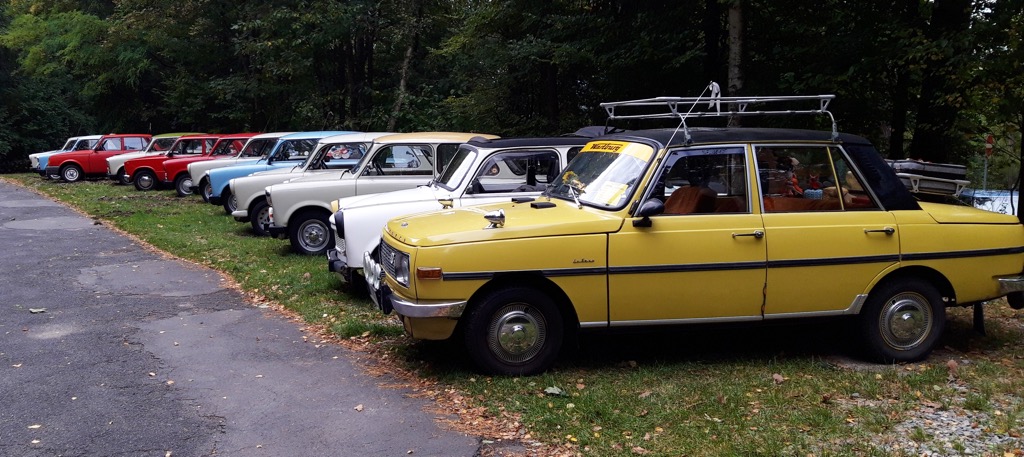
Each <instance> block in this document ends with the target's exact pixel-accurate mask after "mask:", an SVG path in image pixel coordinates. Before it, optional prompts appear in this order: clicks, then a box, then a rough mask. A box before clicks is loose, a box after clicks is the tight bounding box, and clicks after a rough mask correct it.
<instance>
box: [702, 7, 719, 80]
mask: <svg viewBox="0 0 1024 457" xmlns="http://www.w3.org/2000/svg"><path fill="white" fill-rule="evenodd" d="M721 52H722V5H721V3H720V2H719V0H704V78H705V79H707V80H708V81H715V80H718V79H719V78H720V77H721V76H722V56H721Z"/></svg>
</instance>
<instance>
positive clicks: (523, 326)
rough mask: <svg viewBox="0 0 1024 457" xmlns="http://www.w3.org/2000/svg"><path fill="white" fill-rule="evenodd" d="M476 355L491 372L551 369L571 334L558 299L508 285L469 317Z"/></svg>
mask: <svg viewBox="0 0 1024 457" xmlns="http://www.w3.org/2000/svg"><path fill="white" fill-rule="evenodd" d="M463 319H465V328H464V332H463V339H464V341H465V345H466V350H467V351H468V352H469V356H470V358H471V359H472V360H473V362H475V363H476V365H477V366H478V367H479V368H480V370H481V371H483V372H484V373H487V374H496V375H506V376H530V375H534V374H538V373H543V372H544V371H546V370H548V369H549V368H551V366H552V365H553V364H554V363H555V359H557V358H558V354H559V351H560V350H561V347H562V341H563V340H564V337H565V335H564V334H563V332H564V327H563V319H564V318H563V317H562V313H561V312H559V310H558V306H557V305H556V304H555V301H554V300H552V299H551V297H548V296H547V295H545V294H544V293H543V292H541V291H539V290H537V289H533V288H529V287H507V288H504V289H498V290H495V291H493V292H491V293H488V294H487V295H485V296H484V297H482V298H481V299H480V300H478V301H475V302H474V303H473V304H472V307H471V308H470V311H469V312H468V313H467V314H465V315H463Z"/></svg>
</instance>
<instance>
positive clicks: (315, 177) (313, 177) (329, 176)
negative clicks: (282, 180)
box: [287, 170, 344, 186]
mask: <svg viewBox="0 0 1024 457" xmlns="http://www.w3.org/2000/svg"><path fill="white" fill-rule="evenodd" d="M343 173H344V171H342V170H338V171H325V172H322V173H303V174H302V176H296V177H294V178H292V179H289V180H288V181H287V182H288V183H289V184H290V183H303V182H308V183H316V182H318V181H337V180H338V179H340V178H341V175H342V174H343ZM313 186H316V184H313Z"/></svg>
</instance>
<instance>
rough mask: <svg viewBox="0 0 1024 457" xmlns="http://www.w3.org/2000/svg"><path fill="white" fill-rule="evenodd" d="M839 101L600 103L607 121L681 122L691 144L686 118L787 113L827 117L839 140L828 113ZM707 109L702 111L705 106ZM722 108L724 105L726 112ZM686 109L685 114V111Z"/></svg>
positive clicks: (701, 99) (772, 99) (819, 98)
mask: <svg viewBox="0 0 1024 457" xmlns="http://www.w3.org/2000/svg"><path fill="white" fill-rule="evenodd" d="M834 98H836V96H835V95H833V94H826V95H791V96H777V97H655V98H645V99H640V100H626V101H621V102H606V103H601V107H602V108H604V110H605V111H606V112H607V113H608V121H611V120H615V119H623V120H633V119H679V121H680V122H681V125H680V126H681V127H682V129H683V135H684V137H685V140H686V142H687V143H690V142H692V138H691V137H690V131H689V128H688V126H687V125H686V119H687V118H691V117H692V118H700V117H732V116H770V115H784V114H824V115H827V116H828V118H829V120H830V121H832V140H833V141H836V140H837V139H838V138H839V129H838V127H837V126H836V119H835V117H834V116H832V113H831V112H829V111H828V104H829V102H830V101H832V99H834ZM810 101H815V102H817V108H805V109H757V110H750V109H749V108H750V107H751V105H768V104H774V105H776V106H778V105H779V104H782V103H792V102H810ZM705 104H706V106H707V108H706V109H699V108H698V107H699V106H703V105H705ZM722 105H725V109H724V110H723V109H722V108H723V107H722ZM616 108H661V110H660V111H658V112H652V113H641V114H616V113H615V109H616ZM684 110H685V111H684Z"/></svg>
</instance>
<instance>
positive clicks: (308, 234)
mask: <svg viewBox="0 0 1024 457" xmlns="http://www.w3.org/2000/svg"><path fill="white" fill-rule="evenodd" d="M328 217H330V215H329V214H327V211H322V210H315V209H304V210H302V211H299V212H298V213H297V214H296V215H295V216H294V217H292V220H291V221H290V222H289V223H288V238H289V239H290V240H291V243H292V250H294V251H295V252H298V253H299V254H304V255H323V254H324V253H326V252H327V250H328V249H331V248H333V247H334V234H333V233H331V223H330V222H329V221H328V219H327V218H328Z"/></svg>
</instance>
